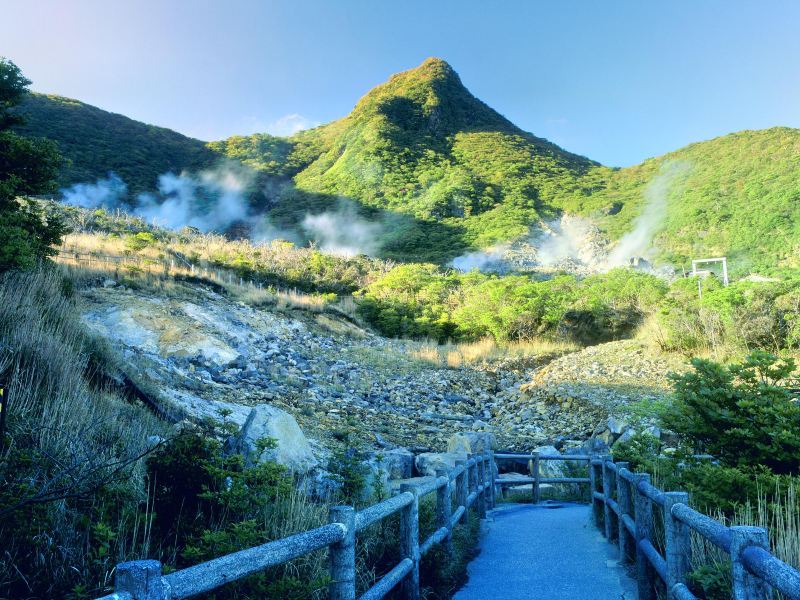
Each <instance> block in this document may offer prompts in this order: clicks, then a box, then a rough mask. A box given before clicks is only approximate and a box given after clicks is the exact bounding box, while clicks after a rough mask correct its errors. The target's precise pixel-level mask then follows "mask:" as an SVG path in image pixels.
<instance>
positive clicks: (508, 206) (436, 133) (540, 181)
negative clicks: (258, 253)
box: [212, 58, 597, 257]
mask: <svg viewBox="0 0 800 600" xmlns="http://www.w3.org/2000/svg"><path fill="white" fill-rule="evenodd" d="M212 146H213V147H214V148H215V149H216V150H218V151H220V152H222V153H224V154H226V155H227V156H229V157H232V158H237V159H240V160H244V161H245V162H247V163H248V164H250V165H251V166H254V167H255V168H259V169H261V170H263V171H264V172H267V173H270V174H275V175H288V176H293V177H294V182H295V184H296V190H293V193H292V194H291V195H290V196H289V197H288V198H287V199H285V200H284V201H282V202H280V201H279V202H278V204H279V206H278V208H277V209H276V214H277V215H278V216H279V218H280V219H282V220H283V221H284V222H285V223H287V224H291V222H292V221H295V222H296V221H298V220H299V219H300V218H301V217H302V215H303V214H305V211H306V210H308V209H309V208H310V207H312V206H313V207H319V206H320V204H321V203H320V202H319V196H318V195H319V194H323V195H324V196H325V197H327V198H328V199H329V201H330V202H335V201H336V200H337V199H338V198H340V197H344V198H348V199H351V200H354V201H356V202H357V203H358V204H359V205H361V206H363V207H368V208H370V209H372V210H373V211H376V210H377V211H384V213H385V211H391V213H393V214H399V215H404V216H406V217H408V219H410V221H408V220H406V221H404V222H402V223H403V224H401V225H400V226H397V227H392V228H391V229H392V231H393V234H390V235H389V239H387V244H386V246H385V248H386V250H387V252H388V253H389V254H393V255H395V256H398V255H400V256H407V255H413V254H414V253H417V254H418V255H422V256H425V257H431V256H433V255H437V256H438V255H439V254H441V255H442V256H443V255H446V254H450V255H452V254H453V253H458V252H459V251H461V250H463V249H464V248H465V247H467V246H472V247H479V246H486V245H490V244H492V243H495V242H497V241H501V240H506V239H509V238H513V237H517V236H520V235H524V234H525V233H527V231H528V228H529V226H530V224H531V223H534V222H536V221H537V220H538V219H539V218H540V217H543V216H544V217H546V216H549V215H550V213H551V210H552V205H553V199H554V198H555V197H556V196H557V195H560V194H564V193H575V191H576V190H580V189H582V179H581V176H582V175H584V174H585V173H587V172H588V171H590V170H592V169H595V168H597V165H596V163H594V162H592V161H590V160H588V159H586V158H584V157H581V156H577V155H574V154H570V153H569V152H566V151H564V150H562V149H561V148H559V147H558V146H556V145H554V144H552V143H550V142H548V141H546V140H543V139H540V138H537V137H535V136H533V135H531V134H529V133H526V132H524V131H522V130H520V129H519V128H517V127H516V126H515V125H514V124H512V123H511V122H510V121H508V120H507V119H505V118H504V117H503V116H501V115H500V114H498V113H497V112H495V111H494V110H492V109H491V108H489V107H488V106H487V105H486V104H484V103H483V102H481V101H480V100H478V99H477V98H475V97H474V96H473V95H472V94H470V93H469V91H468V90H467V89H466V88H465V87H464V85H463V84H462V83H461V80H460V79H459V77H458V75H457V74H456V72H455V71H454V70H453V69H452V68H451V67H450V65H448V64H447V63H446V62H444V61H442V60H439V59H434V58H431V59H428V60H426V61H425V62H424V63H422V65H420V66H419V67H417V68H415V69H411V70H409V71H405V72H403V73H398V74H396V75H394V76H392V77H391V78H390V79H389V81H387V82H386V83H384V84H382V85H379V86H377V87H375V88H373V89H372V90H370V91H369V92H368V93H367V94H366V95H365V96H364V97H363V98H362V99H361V100H360V101H359V102H358V104H357V105H356V106H355V108H354V109H353V111H352V112H351V113H350V114H349V115H348V116H347V117H345V118H343V119H341V120H338V121H335V122H333V123H330V124H328V125H324V126H321V127H317V128H315V129H312V130H309V131H305V132H301V133H299V134H298V135H296V136H294V137H293V138H291V139H290V140H284V141H280V140H278V139H276V138H272V137H271V136H264V135H257V136H250V137H236V138H231V139H230V140H227V141H225V142H218V143H215V144H212ZM298 192H299V194H298ZM303 193H305V194H307V196H305V197H304V196H303ZM304 199H305V200H306V201H305V202H304V201H303V200H304ZM322 204H324V202H323V203H322ZM287 205H290V206H287ZM434 230H435V231H434ZM436 232H438V234H439V235H437V234H436ZM448 232H449V234H448ZM432 235H433V238H434V239H431V236H432ZM432 244H433V245H437V244H443V245H444V247H442V248H439V250H440V252H438V253H436V252H434V253H433V254H432V253H431V252H430V250H432V248H431V245H432Z"/></svg>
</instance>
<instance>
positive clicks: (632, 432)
mask: <svg viewBox="0 0 800 600" xmlns="http://www.w3.org/2000/svg"><path fill="white" fill-rule="evenodd" d="M635 435H636V431H635V430H633V429H628V430H626V431H625V433H623V434H622V435H621V436H619V437H618V438H617V441H616V442H614V445H615V446H616V445H617V444H624V443H626V442H629V441H630V440H631V438H633V436H635Z"/></svg>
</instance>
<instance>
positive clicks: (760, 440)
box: [663, 351, 800, 473]
mask: <svg viewBox="0 0 800 600" xmlns="http://www.w3.org/2000/svg"><path fill="white" fill-rule="evenodd" d="M692 366H693V367H694V371H692V372H689V373H685V374H683V375H677V376H674V377H673V381H674V386H675V402H674V404H673V406H672V408H671V409H670V410H668V411H667V412H666V414H665V415H664V419H663V420H664V425H665V426H666V427H667V428H668V429H671V430H673V431H675V432H676V433H678V434H680V435H682V436H683V437H684V439H685V440H686V441H687V443H689V444H691V445H693V446H694V447H695V449H696V450H697V451H699V452H706V453H709V454H711V455H713V456H715V457H717V458H718V459H719V460H720V461H721V462H722V463H723V464H725V465H727V466H743V467H747V466H750V465H764V466H766V467H768V468H770V469H771V470H773V471H775V472H776V473H796V472H797V470H798V466H800V405H798V403H797V402H795V401H794V399H793V398H792V397H791V394H790V393H789V391H788V390H787V389H786V388H785V387H783V386H782V385H780V384H781V382H782V381H783V380H784V379H786V378H787V377H788V376H789V375H790V374H791V373H793V372H794V370H795V364H794V362H793V361H792V360H786V361H780V360H779V359H778V358H777V357H776V356H774V355H772V354H769V353H767V352H763V351H756V352H753V353H751V354H750V355H749V356H748V358H747V359H746V360H745V361H744V362H743V363H741V364H738V365H732V366H723V365H720V364H717V363H714V362H712V361H709V360H703V359H694V360H693V361H692Z"/></svg>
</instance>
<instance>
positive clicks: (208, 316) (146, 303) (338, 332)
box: [82, 280, 671, 470]
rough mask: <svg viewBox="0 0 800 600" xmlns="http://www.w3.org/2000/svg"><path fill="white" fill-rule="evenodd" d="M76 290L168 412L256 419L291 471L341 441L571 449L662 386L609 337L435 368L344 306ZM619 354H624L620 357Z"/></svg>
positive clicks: (641, 355)
mask: <svg viewBox="0 0 800 600" xmlns="http://www.w3.org/2000/svg"><path fill="white" fill-rule="evenodd" d="M82 294H83V303H82V304H83V311H82V315H83V319H84V321H85V323H86V324H87V325H88V326H89V327H90V328H91V329H92V330H93V331H94V332H96V333H97V334H99V335H100V336H101V337H103V338H104V339H106V340H107V341H108V342H110V343H111V345H112V346H113V347H115V348H116V349H117V351H118V352H119V353H120V354H121V355H122V357H123V359H124V362H125V364H126V366H127V368H128V370H129V371H130V372H133V373H135V374H136V375H137V377H138V379H139V381H143V382H144V387H145V389H146V390H149V391H153V393H154V394H155V395H156V396H157V397H158V401H159V402H160V403H161V405H162V407H163V408H164V410H165V411H166V412H168V413H170V414H173V415H175V418H176V420H181V419H184V420H188V421H195V422H197V421H200V420H207V419H214V420H216V421H219V422H222V423H225V422H227V423H229V424H232V425H233V426H235V427H236V428H237V429H238V428H242V427H243V426H245V425H247V423H248V419H249V420H250V421H253V420H255V421H257V422H258V423H262V425H259V427H262V428H263V427H266V429H263V431H266V432H268V433H269V435H270V436H272V437H277V438H281V446H280V447H279V448H278V450H277V451H276V452H278V453H279V454H280V456H279V458H281V459H282V460H283V462H285V463H287V464H289V465H290V466H292V467H293V468H297V469H298V470H308V469H309V468H312V467H314V466H317V465H319V464H324V463H325V460H326V458H327V456H328V455H329V453H330V451H331V449H333V448H336V447H342V446H344V445H352V444H358V445H360V446H362V447H364V448H366V449H372V450H373V451H384V452H386V451H392V450H393V449H396V448H405V449H409V450H411V451H412V452H414V453H417V454H418V453H424V452H430V451H444V450H445V449H446V448H447V447H448V440H450V441H451V442H450V443H451V444H452V439H451V438H452V436H453V435H454V434H456V433H459V432H468V431H474V432H490V433H492V434H494V436H495V437H496V440H497V447H498V448H502V449H509V450H525V451H529V450H531V449H533V448H535V447H537V446H540V445H543V444H555V445H556V446H557V447H558V448H564V447H571V446H572V447H574V446H578V445H580V444H581V443H583V442H584V441H585V440H587V439H588V438H589V437H590V436H592V434H593V433H594V432H595V431H596V430H602V429H603V428H604V427H605V425H606V423H607V422H608V418H609V416H610V415H615V414H617V415H618V414H620V413H624V412H625V411H626V410H627V408H628V407H629V406H631V405H634V406H637V405H641V402H643V400H642V398H645V399H647V398H656V399H657V398H661V397H663V395H664V392H665V386H666V380H665V379H664V377H663V374H664V373H665V372H666V371H667V370H668V369H669V368H670V367H671V365H668V364H667V363H666V362H665V361H664V360H663V359H651V358H648V357H647V355H646V353H645V351H644V350H643V349H641V348H637V347H635V346H634V345H633V343H632V342H619V343H613V344H606V345H603V346H599V347H596V348H589V349H587V350H584V351H582V352H579V353H573V354H570V355H567V356H564V357H562V358H560V359H557V360H555V361H553V362H551V363H550V364H548V365H546V366H544V367H542V366H541V364H537V362H536V361H535V360H534V361H530V362H523V363H518V362H510V361H509V362H503V361H501V362H499V363H495V364H484V365H482V366H479V367H475V366H464V367H459V368H442V367H440V366H438V365H432V364H429V363H426V362H424V361H422V360H420V359H418V358H414V357H413V354H412V352H413V350H414V348H416V346H414V345H413V343H411V342H404V341H399V340H388V339H385V338H381V337H379V336H376V335H374V334H372V333H370V332H368V331H365V330H364V329H362V328H360V327H359V326H357V325H355V324H354V323H352V322H350V321H349V320H347V319H345V318H343V317H341V316H337V315H335V314H323V313H314V312H309V311H305V310H284V311H280V310H277V309H275V308H274V307H270V308H257V307H254V306H250V305H246V304H243V303H240V302H236V301H233V300H231V299H230V298H229V297H227V296H225V295H223V294H222V293H221V292H220V291H218V290H214V289H212V288H211V287H207V286H204V285H194V284H193V285H190V284H186V283H178V282H175V283H174V284H173V285H172V286H171V287H170V288H169V293H168V294H159V295H153V294H152V293H151V292H148V291H146V290H144V289H141V290H137V289H131V288H128V287H125V286H123V285H119V284H117V283H116V282H113V281H111V280H106V281H105V282H104V283H103V284H102V285H96V286H90V287H88V288H86V289H84V291H83V292H82ZM621 355H624V356H625V357H626V360H627V359H629V362H627V363H624V364H620V356H621ZM615 365H616V366H615ZM531 380H533V383H530V382H531ZM644 401H645V402H646V401H647V400H644ZM256 407H259V408H258V411H256V413H253V412H252V411H253V409H254V408H256ZM275 410H277V411H278V412H274V411H275ZM270 411H273V412H270ZM284 411H285V412H284ZM286 413H288V415H291V416H292V417H294V419H291V418H290V417H289V418H284V416H283V415H285V414H286ZM288 415H287V417H288ZM295 420H296V424H295V423H294V421H295ZM297 424H299V430H297ZM251 426H252V423H250V424H249V425H247V427H245V429H248V428H251V429H252V427H251ZM270 427H271V428H272V429H269V428H270ZM300 430H301V431H302V433H301V432H300ZM245 433H246V432H245ZM303 434H305V437H307V438H309V444H308V447H307V448H306V446H305V444H306V442H305V437H304V436H303ZM248 435H249V434H248ZM243 436H244V437H247V435H244V434H243ZM240 437H242V436H240ZM245 441H246V440H245ZM609 441H613V440H611V439H610V440H609ZM240 442H241V440H240ZM251 442H252V440H251Z"/></svg>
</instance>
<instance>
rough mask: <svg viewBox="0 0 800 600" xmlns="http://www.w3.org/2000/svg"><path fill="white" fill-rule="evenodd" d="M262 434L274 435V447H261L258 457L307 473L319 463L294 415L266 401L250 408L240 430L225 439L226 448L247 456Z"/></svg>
mask: <svg viewBox="0 0 800 600" xmlns="http://www.w3.org/2000/svg"><path fill="white" fill-rule="evenodd" d="M263 438H272V439H274V440H275V442H276V447H275V448H267V449H266V450H264V451H263V452H262V453H261V456H259V457H258V460H259V461H267V460H274V461H275V462H277V463H278V464H281V465H284V466H285V467H286V468H288V469H289V470H290V471H292V472H294V473H306V472H308V471H309V470H311V469H312V468H314V467H316V466H317V464H318V462H317V459H316V458H315V457H314V452H313V450H312V449H311V445H310V444H309V443H308V440H307V439H306V436H305V435H303V432H302V430H301V429H300V426H299V425H298V424H297V421H295V419H294V417H293V416H292V415H290V414H289V413H287V412H286V411H283V410H281V409H279V408H276V407H274V406H269V405H268V404H260V405H259V406H256V407H255V408H253V410H251V411H250V414H249V415H248V417H247V420H246V421H245V422H244V425H243V426H242V429H241V430H240V431H239V433H237V434H236V435H235V436H232V437H231V438H229V439H228V442H227V444H226V449H227V450H228V452H235V453H241V454H243V455H245V456H246V457H250V456H252V455H253V453H254V452H256V451H257V443H258V441H259V440H261V439H263Z"/></svg>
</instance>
